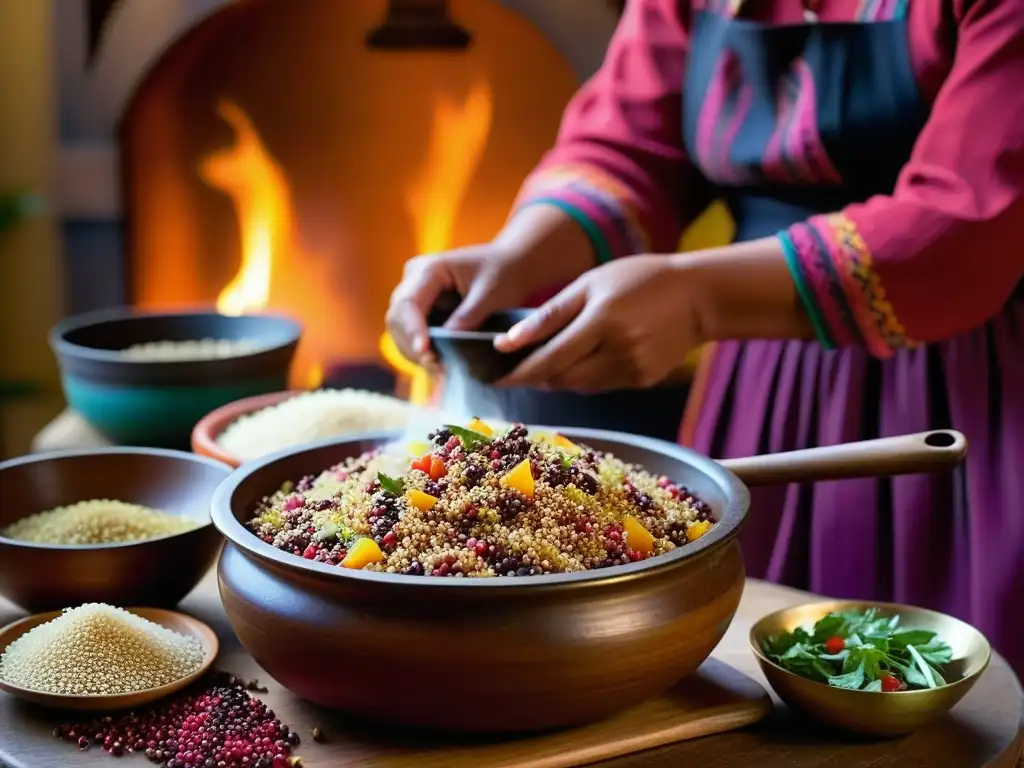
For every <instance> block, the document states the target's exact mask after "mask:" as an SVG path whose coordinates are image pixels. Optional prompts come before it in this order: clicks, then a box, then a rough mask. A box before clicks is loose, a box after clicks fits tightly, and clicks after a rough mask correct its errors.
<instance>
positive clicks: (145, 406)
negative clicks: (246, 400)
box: [50, 309, 302, 449]
mask: <svg viewBox="0 0 1024 768" xmlns="http://www.w3.org/2000/svg"><path fill="white" fill-rule="evenodd" d="M301 333H302V327H301V326H300V325H299V324H298V323H297V322H295V321H294V320H290V319H288V318H286V317H277V316H273V315H245V316H242V317H229V316H227V315H221V314H218V313H216V312H183V313H175V314H151V313H140V312H136V311H133V310H131V309H114V310H104V311H101V312H93V313H89V314H86V315H79V316H76V317H72V318H69V319H67V320H65V321H63V322H61V323H59V324H58V325H56V326H55V327H54V328H53V330H52V331H51V332H50V346H51V347H52V348H53V351H54V353H55V354H56V356H57V362H58V363H59V365H60V370H61V382H62V384H63V387H64V394H65V396H66V397H67V400H68V403H69V404H70V406H71V407H72V408H73V409H74V410H75V411H77V412H78V413H80V414H81V415H82V416H83V417H84V418H85V420H86V421H88V422H89V423H90V424H91V425H92V426H94V427H95V428H96V429H97V430H99V431H100V432H102V433H103V434H104V435H106V436H107V437H108V438H110V439H111V440H112V441H113V442H115V443H118V444H121V445H146V446H159V447H167V448H183V449H184V448H188V446H189V437H190V435H191V432H192V427H194V426H195V424H196V422H197V421H199V419H201V418H202V417H203V416H205V415H206V414H207V413H209V412H210V411H212V410H214V409H216V408H219V407H220V406H222V405H225V404H227V403H230V402H232V401H234V400H240V399H241V398H243V397H251V396H253V395H261V394H264V393H267V392H279V391H280V390H282V389H285V388H286V387H287V386H288V371H289V368H290V367H291V363H292V358H293V357H294V356H295V350H296V347H297V346H298V343H299V337H300V335H301ZM205 338H213V339H254V340H256V341H257V342H258V343H259V347H258V348H257V349H255V350H254V351H252V352H249V353H248V354H243V355H237V356H234V357H228V358H219V359H214V360H188V361H182V360H175V361H142V360H131V359H126V358H125V357H123V356H122V354H121V350H123V349H126V348H127V347H130V346H132V345H133V344H140V343H145V342H150V341H186V340H191V339H205Z"/></svg>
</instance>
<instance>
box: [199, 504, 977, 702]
mask: <svg viewBox="0 0 1024 768" xmlns="http://www.w3.org/2000/svg"><path fill="white" fill-rule="evenodd" d="M215 524H216V523H215ZM218 530H219V527H218ZM815 606H821V607H822V608H824V607H825V606H829V610H833V611H836V610H865V609H867V608H879V609H881V610H883V611H887V612H889V613H895V614H903V613H906V612H908V611H913V612H914V613H917V614H928V615H931V616H936V617H939V618H941V619H942V620H943V621H947V622H953V623H956V624H962V625H963V626H964V627H966V628H967V629H969V630H970V631H971V632H973V633H975V634H976V635H977V636H978V637H979V638H981V640H982V642H983V643H984V644H985V660H984V661H983V662H982V663H981V666H980V667H979V668H978V670H977V671H975V672H972V673H971V674H969V675H964V676H963V677H961V678H959V679H957V680H954V681H952V682H950V683H946V684H945V685H943V686H941V687H942V688H955V687H956V686H959V685H961V684H963V683H967V682H969V681H972V680H974V679H976V678H978V677H980V676H981V675H982V674H983V673H984V672H985V670H986V669H988V665H989V663H991V661H992V644H991V643H989V641H988V638H987V637H985V634H984V633H983V632H982V631H981V630H980V629H978V628H977V627H975V626H973V625H971V624H968V623H967V622H966V621H963V620H962V619H958V618H957V617H956V616H950V615H949V614H948V613H942V611H933V610H932V609H931V608H919V607H917V606H916V605H906V604H903V603H883V602H876V601H873V600H828V599H825V600H814V601H812V602H809V603H800V604H799V605H791V606H789V607H788V608H780V609H779V610H777V611H772V612H771V613H768V614H765V615H764V616H762V617H761V618H760V619H758V620H757V621H755V622H754V624H753V626H752V627H751V628H750V632H749V633H748V634H747V642H748V644H749V645H750V651H751V652H752V653H753V654H754V657H755V658H756V659H757V660H758V662H760V663H761V664H767V665H769V666H770V667H772V668H773V669H775V670H777V671H778V672H781V673H782V674H784V675H788V676H791V677H795V678H799V679H800V680H808V678H806V677H802V676H801V675H798V674H797V673H796V672H790V671H789V670H788V669H786V668H785V667H783V666H780V665H779V664H776V663H775V662H774V661H772V660H771V659H769V658H768V656H766V655H765V653H764V651H763V650H761V646H760V645H759V644H758V642H757V640H758V637H759V636H760V635H761V634H762V629H761V627H762V626H763V625H764V624H766V623H768V622H770V621H772V620H773V619H775V618H776V617H778V616H781V615H782V614H784V613H790V612H791V611H799V610H802V609H804V608H813V607H815ZM808 682H811V683H817V681H816V680H808ZM818 685H825V683H818ZM837 690H843V691H845V692H847V693H854V694H856V693H863V694H874V693H875V691H852V690H849V689H847V688H842V689H837ZM932 690H934V689H932V688H922V689H920V690H916V691H898V693H899V694H900V695H901V696H912V695H914V694H918V693H930V692H931V691H932Z"/></svg>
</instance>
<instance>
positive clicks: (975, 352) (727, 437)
mask: <svg viewBox="0 0 1024 768" xmlns="http://www.w3.org/2000/svg"><path fill="white" fill-rule="evenodd" d="M690 409H691V410H689V411H688V414H687V416H688V418H687V421H686V423H685V424H684V432H683V438H682V441H683V442H684V443H686V444H689V445H691V446H692V447H694V448H695V449H697V450H699V451H701V452H702V453H705V454H708V455H710V456H713V457H715V458H733V457H739V456H749V455H752V454H757V453H767V452H776V451H788V450H794V449H799V448H811V447H814V446H819V445H834V444H836V443H843V442H851V441H855V440H865V439H869V438H873V437H889V436H896V435H902V434H908V433H913V432H923V431H925V430H930V429H944V428H952V429H956V430H959V431H961V432H963V433H964V434H965V435H966V436H967V440H968V444H969V448H968V456H967V460H966V462H965V464H964V465H963V466H962V467H961V468H959V469H957V470H955V471H953V472H944V473H936V474H928V475H909V476H903V477H897V478H885V479H877V480H876V479H868V480H841V481H833V482H822V483H816V484H813V485H811V484H806V485H793V486H789V487H779V488H757V489H753V490H752V493H751V511H750V515H749V516H748V518H747V523H746V527H745V529H744V531H743V533H742V539H741V540H742V544H743V551H744V556H745V560H746V563H747V569H748V574H749V575H750V576H752V577H756V578H763V579H768V580H770V581H775V582H779V583H782V584H787V585H790V586H794V587H799V588H802V589H807V590H810V591H812V592H816V593H818V594H822V595H827V596H829V597H835V598H850V599H866V600H885V601H894V602H900V603H909V604H913V605H918V606H922V607H926V608H932V609H935V610H939V611H943V612H945V613H949V614H952V615H953V616H957V617H959V618H961V619H963V620H964V621H967V622H969V623H970V624H973V625H974V626H976V627H977V628H978V629H980V630H981V631H982V632H984V633H985V635H986V636H987V637H988V638H989V640H990V642H991V643H992V644H993V646H994V647H995V648H996V649H997V650H998V651H999V652H1000V653H1001V654H1002V655H1003V656H1004V657H1005V658H1006V659H1007V660H1008V661H1009V662H1010V664H1011V666H1013V668H1014V669H1015V670H1016V671H1017V673H1018V675H1021V676H1022V677H1024V640H1022V637H1024V301H1020V300H1014V301H1011V303H1010V304H1008V305H1007V307H1006V308H1005V309H1004V311H1003V313H1002V314H1001V315H999V316H998V317H997V318H996V319H995V320H993V321H991V322H990V323H989V324H988V325H986V326H984V327H983V328H980V329H978V330H976V331H974V332H972V333H968V334H964V335H962V336H958V337H956V338H954V339H951V340H950V341H946V342H943V343H940V344H934V345H929V346H926V347H922V348H919V349H917V350H914V351H911V352H903V353H900V354H898V355H897V356H896V357H894V358H892V359H891V360H887V361H879V360H875V359H873V358H871V357H869V356H868V355H867V354H866V353H865V352H864V351H863V350H861V349H843V350H837V351H827V350H825V349H823V348H822V347H820V346H818V345H817V344H813V343H804V342H781V341H780V342H775V341H758V342H746V343H737V342H728V343H720V344H716V345H714V346H713V347H712V348H711V349H709V350H708V353H707V355H706V357H705V359H704V361H703V364H702V370H701V373H700V375H699V377H698V382H697V383H696V384H695V391H694V392H693V395H692V398H691V403H690Z"/></svg>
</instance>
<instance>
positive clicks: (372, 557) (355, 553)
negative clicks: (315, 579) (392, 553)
mask: <svg viewBox="0 0 1024 768" xmlns="http://www.w3.org/2000/svg"><path fill="white" fill-rule="evenodd" d="M383 559H384V553H383V552H381V551H380V547H378V546H377V542H375V541H374V540H373V539H368V538H365V537H364V538H361V539H356V541H355V543H354V544H353V545H352V546H351V547H349V549H348V554H347V555H345V558H344V559H343V560H342V561H341V565H342V567H343V568H355V569H357V570H358V569H359V568H364V567H366V566H367V565H369V564H370V563H379V562H380V561H381V560H383Z"/></svg>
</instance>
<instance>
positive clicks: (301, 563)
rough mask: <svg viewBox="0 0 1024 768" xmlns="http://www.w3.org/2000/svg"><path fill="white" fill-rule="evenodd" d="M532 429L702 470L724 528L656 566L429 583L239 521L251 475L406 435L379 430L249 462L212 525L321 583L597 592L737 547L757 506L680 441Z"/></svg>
mask: <svg viewBox="0 0 1024 768" xmlns="http://www.w3.org/2000/svg"><path fill="white" fill-rule="evenodd" d="M531 429H536V430H541V431H547V432H554V431H557V432H560V433H561V434H563V435H565V436H566V437H568V438H570V439H574V438H575V439H578V440H580V441H581V442H583V443H586V442H587V441H588V440H593V441H597V442H617V443H621V444H625V445H629V446H631V447H635V448H640V449H644V450H648V451H652V452H658V453H661V454H664V455H668V456H669V457H671V458H673V459H675V460H677V461H680V462H682V463H684V464H688V465H689V466H691V467H692V468H694V469H696V470H697V471H698V472H701V473H703V474H704V475H705V476H706V477H707V478H709V479H710V480H711V481H712V482H714V483H716V484H717V485H718V486H719V487H720V488H721V491H722V493H723V495H724V496H725V499H726V505H725V510H724V513H723V514H722V517H721V518H720V519H719V520H718V521H717V525H715V527H714V528H712V529H711V531H710V532H708V533H706V534H705V535H704V536H701V537H700V539H698V540H697V541H696V542H694V543H692V544H691V545H688V546H686V547H679V548H677V549H675V550H673V551H672V552H669V553H667V554H664V555H659V556H658V557H653V558H651V559H649V560H641V561H639V562H636V563H629V564H627V565H617V566H613V567H610V568H601V569H598V570H592V571H580V572H573V573H553V574H543V575H540V576H530V577H528V578H521V579H502V578H494V579H442V578H424V577H423V576H407V575H404V574H397V573H378V572H376V571H364V570H351V569H345V568H339V567H338V566H331V565H327V564H326V563H318V562H315V561H313V560H306V559H305V558H301V557H296V556H295V555H293V554H291V553H289V552H283V551H281V550H280V549H277V548H276V547H273V546H271V545H270V544H267V543H266V542H264V541H262V540H261V539H259V538H258V537H257V536H255V535H253V534H252V533H250V532H249V531H248V530H247V529H246V528H245V526H244V525H242V523H241V522H239V521H238V520H237V519H236V518H235V515H234V513H233V511H232V497H233V496H234V494H235V491H236V490H237V489H238V487H239V486H240V485H241V484H242V483H243V482H245V481H246V480H247V479H248V478H249V477H251V476H252V475H254V474H256V473H258V472H260V471H261V470H262V469H264V468H265V467H267V466H269V465H271V464H274V463H276V462H277V461H280V460H281V459H283V458H285V457H289V456H292V455H294V454H298V453H306V452H314V451H317V450H319V449H322V448H325V447H328V446H333V445H342V444H345V443H355V442H378V443H386V442H391V441H394V440H397V439H400V438H401V436H402V433H401V431H373V432H363V433H359V434H352V435H347V436H345V437H344V438H341V439H339V438H331V439H328V440H322V441H320V442H316V443H308V444H305V445H302V446H298V447H293V448H287V449H285V450H282V451H277V452H275V453H272V454H268V455H267V456H264V457H262V458H260V459H256V460H253V461H250V462H246V463H245V464H244V465H243V466H242V467H240V468H238V469H236V470H235V471H234V472H232V473H231V475H230V476H229V477H228V478H227V479H226V480H224V482H222V483H221V484H220V485H219V486H218V487H217V489H216V490H215V491H214V494H213V503H212V505H211V509H210V513H211V517H212V519H213V524H214V525H215V526H216V528H217V530H219V531H220V532H221V534H222V535H223V536H224V538H225V539H227V540H228V542H230V543H231V544H233V545H234V546H236V547H238V548H239V549H241V550H242V551H243V552H245V553H247V554H249V555H251V556H253V557H256V558H258V559H260V560H262V561H264V562H265V563H267V564H268V565H270V566H271V567H276V568H285V569H288V570H292V571H300V572H305V573H307V574H310V575H312V576H315V577H318V578H328V579H354V580H356V581H363V582H368V583H371V584H377V585H380V586H384V587H386V586H387V585H391V586H392V587H393V588H401V587H405V588H411V587H419V588H424V587H426V588H431V589H496V588H501V589H521V590H528V589H567V588H569V589H571V588H577V589H578V588H583V587H594V586H597V585H603V584H608V583H612V582H620V581H626V580H630V579H635V578H643V577H645V576H647V575H648V574H650V573H652V572H654V571H660V570H663V569H670V568H674V567H677V566H679V564H680V563H682V562H683V561H687V560H694V559H696V558H698V557H701V556H703V555H706V554H708V553H710V552H711V551H713V550H717V549H719V548H720V547H724V546H726V545H728V544H729V543H731V542H732V541H733V540H734V539H735V538H736V537H737V536H738V535H739V532H740V529H741V528H742V527H743V523H744V521H745V520H746V517H747V510H748V509H749V507H750V492H749V491H748V490H747V487H746V486H745V485H744V484H743V483H742V482H741V481H740V479H739V478H738V477H736V475H734V474H733V473H732V472H730V471H729V470H728V469H726V468H725V467H723V466H722V465H721V464H719V463H718V462H716V461H714V460H713V459H709V458H708V457H706V456H704V455H702V454H700V453H697V452H696V451H693V450H690V449H689V448H684V447H683V446H681V445H677V444H675V443H669V442H667V441H664V440H658V439H655V438H649V437H640V436H638V435H628V434H625V433H621V432H609V431H605V430H596V429H575V428H568V427H552V426H546V425H532V426H531Z"/></svg>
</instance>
